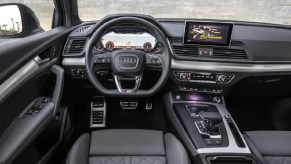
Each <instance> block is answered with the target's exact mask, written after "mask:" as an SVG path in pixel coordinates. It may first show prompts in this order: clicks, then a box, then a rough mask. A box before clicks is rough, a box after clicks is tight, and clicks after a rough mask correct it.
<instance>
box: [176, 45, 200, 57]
mask: <svg viewBox="0 0 291 164" xmlns="http://www.w3.org/2000/svg"><path fill="white" fill-rule="evenodd" d="M173 49H174V52H175V53H176V55H179V56H198V47H193V46H182V45H179V46H178V45H175V46H173Z"/></svg>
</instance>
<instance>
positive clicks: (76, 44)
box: [69, 39, 87, 54]
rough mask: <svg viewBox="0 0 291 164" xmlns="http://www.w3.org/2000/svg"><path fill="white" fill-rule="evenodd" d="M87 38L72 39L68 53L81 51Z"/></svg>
mask: <svg viewBox="0 0 291 164" xmlns="http://www.w3.org/2000/svg"><path fill="white" fill-rule="evenodd" d="M86 42H87V39H74V40H73V41H72V42H71V45H70V46H69V54H72V53H81V52H82V51H83V49H84V47H85V44H86Z"/></svg>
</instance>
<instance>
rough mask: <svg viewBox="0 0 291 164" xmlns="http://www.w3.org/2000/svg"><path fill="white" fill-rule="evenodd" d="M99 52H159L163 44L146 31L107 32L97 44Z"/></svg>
mask: <svg viewBox="0 0 291 164" xmlns="http://www.w3.org/2000/svg"><path fill="white" fill-rule="evenodd" d="M95 49H96V50H97V52H104V51H113V50H118V49H123V50H141V51H144V52H152V53H158V52H161V51H162V46H161V45H160V44H159V43H157V40H156V38H155V37H153V36H152V35H151V34H149V33H146V32H139V33H116V32H110V33H107V34H105V35H104V36H103V37H102V38H101V39H100V41H99V42H98V43H96V45H95Z"/></svg>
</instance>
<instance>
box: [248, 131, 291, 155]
mask: <svg viewBox="0 0 291 164" xmlns="http://www.w3.org/2000/svg"><path fill="white" fill-rule="evenodd" d="M245 134H246V135H247V136H248V137H249V139H250V140H251V141H252V142H253V144H254V145H255V146H256V147H257V149H258V150H259V152H261V154H262V155H263V156H291V142H290V141H291V132H288V131H250V132H245Z"/></svg>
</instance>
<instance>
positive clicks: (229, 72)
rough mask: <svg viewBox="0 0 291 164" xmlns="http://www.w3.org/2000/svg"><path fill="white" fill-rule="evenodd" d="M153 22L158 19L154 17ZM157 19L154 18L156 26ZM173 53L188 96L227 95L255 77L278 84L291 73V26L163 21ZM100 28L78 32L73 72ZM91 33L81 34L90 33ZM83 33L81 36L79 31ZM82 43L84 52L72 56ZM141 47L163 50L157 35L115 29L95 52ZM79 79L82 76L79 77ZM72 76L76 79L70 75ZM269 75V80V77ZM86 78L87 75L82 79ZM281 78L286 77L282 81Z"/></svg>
mask: <svg viewBox="0 0 291 164" xmlns="http://www.w3.org/2000/svg"><path fill="white" fill-rule="evenodd" d="M152 19H153V18H152ZM155 21H157V20H152V23H155ZM158 23H159V25H160V27H161V30H163V31H164V33H165V35H166V36H167V38H168V41H169V47H170V49H171V54H172V63H171V69H172V71H171V74H170V77H171V79H172V81H173V82H174V83H175V88H176V89H177V90H180V91H185V92H207V93H216V94H224V93H227V92H228V90H230V89H231V87H233V86H234V85H236V84H238V83H239V82H240V81H242V80H244V79H247V78H249V77H255V76H256V77H257V76H258V78H259V79H260V76H262V77H264V79H262V80H258V81H274V80H277V79H278V78H277V79H276V78H275V79H273V77H274V76H276V75H278V74H279V75H291V55H290V52H291V46H290V45H291V28H289V27H286V26H275V25H269V24H255V23H253V24H252V23H243V22H221V21H213V22H205V21H201V20H191V21H188V20H174V19H160V20H158ZM94 27H95V26H94V24H90V23H88V24H83V25H81V26H79V27H77V28H76V29H75V30H73V31H72V32H71V33H70V34H69V36H68V40H67V43H66V45H65V47H64V52H63V61H62V64H63V65H64V66H65V67H67V68H68V72H69V73H68V74H71V73H70V72H75V71H74V70H73V71H72V69H75V70H81V71H83V72H85V71H84V65H85V59H84V50H83V49H82V47H84V46H85V44H86V43H87V41H88V39H89V38H90V35H91V34H92V32H93V31H94ZM84 28H85V30H80V29H84ZM78 31H81V32H78ZM76 40H83V42H82V44H83V45H82V46H79V45H78V44H77V46H76V47H78V46H79V47H80V48H79V49H77V50H78V52H75V50H74V51H72V52H74V53H70V50H71V49H72V47H74V46H75V45H74V44H75V43H80V42H76ZM117 49H135V50H141V51H144V52H146V53H147V54H151V53H156V52H160V51H162V49H163V47H162V46H161V45H160V44H159V43H158V42H157V41H156V39H155V37H154V36H153V35H152V34H150V33H148V32H147V31H145V30H140V31H139V30H127V31H123V30H122V31H118V30H115V31H111V32H108V33H106V34H105V35H104V36H103V37H102V39H101V40H100V41H99V42H98V43H96V44H95V51H93V52H94V53H101V52H104V51H114V50H117ZM74 75H75V76H74V77H73V78H79V77H80V76H77V77H76V73H74ZM69 76H71V75H69ZM266 76H267V77H266ZM81 77H82V78H86V76H85V75H84V76H83V75H82V76H81ZM279 79H280V78H279Z"/></svg>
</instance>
